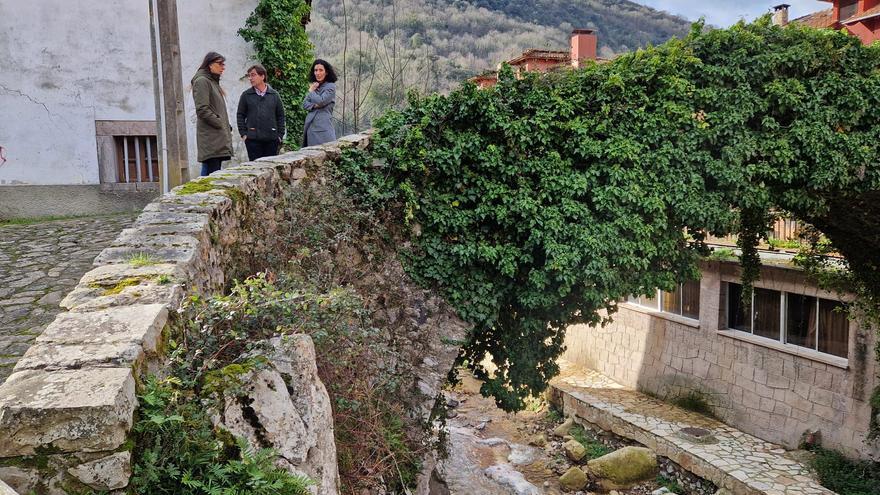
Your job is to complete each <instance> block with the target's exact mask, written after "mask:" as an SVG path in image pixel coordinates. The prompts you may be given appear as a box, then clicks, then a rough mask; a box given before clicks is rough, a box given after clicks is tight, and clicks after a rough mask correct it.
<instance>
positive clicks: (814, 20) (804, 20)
mask: <svg viewBox="0 0 880 495" xmlns="http://www.w3.org/2000/svg"><path fill="white" fill-rule="evenodd" d="M872 10H873V9H872ZM791 22H796V23H798V24H803V25H805V26H810V27H814V28H830V27H834V24H835V22H834V9H825V10H820V11H818V12H813V13H812V14H807V15H805V16H803V17H798V18H797V19H795V20H793V21H791Z"/></svg>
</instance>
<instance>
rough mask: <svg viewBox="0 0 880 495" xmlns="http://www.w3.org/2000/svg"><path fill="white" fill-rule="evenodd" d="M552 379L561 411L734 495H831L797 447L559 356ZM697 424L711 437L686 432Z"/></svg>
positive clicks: (696, 426) (697, 426)
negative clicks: (786, 446) (627, 386)
mask: <svg viewBox="0 0 880 495" xmlns="http://www.w3.org/2000/svg"><path fill="white" fill-rule="evenodd" d="M560 368H561V369H562V372H561V373H560V375H559V376H558V377H556V378H555V379H553V381H552V382H551V386H552V388H553V389H554V390H553V393H554V395H555V396H557V395H558V396H561V400H562V403H563V409H564V411H565V415H566V416H570V415H574V416H576V417H578V418H581V419H583V420H586V421H588V422H590V423H593V424H595V425H598V426H599V427H600V428H602V429H605V430H610V431H613V432H614V433H616V434H618V435H620V436H623V437H627V438H630V439H632V440H635V441H637V442H639V443H641V444H643V445H645V446H646V447H648V448H650V449H652V450H654V451H655V452H657V454H659V455H662V456H665V457H668V458H670V459H672V460H673V461H675V462H677V463H678V464H679V465H680V466H681V467H683V468H684V469H686V470H688V471H690V472H692V473H694V474H696V475H697V476H700V477H702V478H704V479H708V480H709V481H712V482H713V483H715V485H717V486H718V487H719V488H722V487H723V488H725V489H727V490H729V492H728V493H734V494H736V495H763V494H767V495H833V493H834V492H832V491H830V490H827V489H825V488H823V487H822V486H820V485H819V484H818V483H817V482H816V481H815V480H814V479H813V476H812V474H811V472H810V470H809V469H808V468H807V466H806V465H804V464H803V463H802V462H801V461H800V460H799V459H800V458H801V456H800V454H801V452H799V451H797V452H787V451H786V450H785V449H784V448H782V447H780V446H778V445H775V444H772V443H769V442H765V441H763V440H761V439H759V438H756V437H754V436H752V435H749V434H747V433H743V432H741V431H739V430H737V429H736V428H734V427H732V426H729V425H726V424H724V423H721V422H719V421H716V420H714V419H711V418H708V417H706V416H703V415H700V414H697V413H694V412H690V411H685V410H684V409H681V408H678V407H676V406H673V405H670V404H667V403H665V402H661V401H659V400H657V399H654V398H651V397H648V396H647V395H645V394H642V393H640V392H637V391H634V390H627V389H624V388H623V387H622V386H620V385H618V384H617V383H615V382H613V381H612V380H611V379H610V378H608V377H606V376H604V375H602V374H600V373H598V372H596V371H594V370H590V369H586V368H582V367H579V366H577V365H574V364H572V363H569V362H566V361H561V362H560ZM685 428H699V429H704V430H708V431H709V432H710V433H711V434H712V437H702V436H701V437H696V436H694V435H691V436H688V435H687V433H690V432H694V433H695V434H696V432H695V431H694V430H684V432H683V431H682V430H683V429H685Z"/></svg>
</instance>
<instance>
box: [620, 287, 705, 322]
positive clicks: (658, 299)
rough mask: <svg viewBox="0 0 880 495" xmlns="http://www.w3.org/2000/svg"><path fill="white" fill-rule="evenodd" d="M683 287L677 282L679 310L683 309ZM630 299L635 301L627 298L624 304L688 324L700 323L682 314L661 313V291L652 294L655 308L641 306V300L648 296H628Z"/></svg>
mask: <svg viewBox="0 0 880 495" xmlns="http://www.w3.org/2000/svg"><path fill="white" fill-rule="evenodd" d="M683 287H684V283H683V282H679V284H678V307H680V308H684V290H683ZM700 296H702V290H701V291H700ZM630 297H635V298H636V300H635V301H631V300H630V299H629V298H627V299H626V303H628V304H632V305H634V306H637V307H639V308H645V309H648V310H651V311H656V312H657V313H661V314H663V315H669V316H672V317H675V318H683V319H685V320H687V321H688V322H699V321H700V319H699V317H697V318H691V317H690V316H685V315H683V314H678V313H672V312H670V311H663V297H664V295H663V291H662V290H660V289H656V291H655V292H654V301H655V302H656V305H655V306H649V305H647V304H642V298H643V297H648V296H642V295H640V296H630ZM701 302H702V301H701ZM682 311H683V310H682Z"/></svg>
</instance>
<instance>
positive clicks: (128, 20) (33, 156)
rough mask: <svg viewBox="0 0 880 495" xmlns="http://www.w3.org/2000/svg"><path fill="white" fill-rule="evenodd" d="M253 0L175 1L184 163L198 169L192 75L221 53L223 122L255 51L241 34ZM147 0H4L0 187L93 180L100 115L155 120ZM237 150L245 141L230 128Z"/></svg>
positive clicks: (0, 16) (241, 153) (0, 9)
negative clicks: (213, 53)
mask: <svg viewBox="0 0 880 495" xmlns="http://www.w3.org/2000/svg"><path fill="white" fill-rule="evenodd" d="M257 3H258V0H178V2H177V9H178V23H179V29H180V46H181V60H182V62H181V64H182V73H183V79H184V81H183V88H185V91H186V98H185V106H186V116H187V143H188V147H189V161H190V171H191V175H192V176H197V175H198V172H199V168H200V166H199V164H198V163H197V162H196V143H195V109H194V108H193V101H192V88H191V84H190V79H191V78H192V76H193V74H195V71H196V69H197V68H198V66H199V64H200V63H201V61H202V57H203V56H204V55H205V53H207V52H208V51H212V50H213V51H217V52H220V53H221V54H223V55H224V56H226V58H227V65H226V74H225V75H224V77H223V79H222V81H221V83H222V85H223V87H224V88H225V89H226V91H227V94H228V97H227V108H228V111H229V121H230V123H231V124H232V125H233V127H235V111H236V108H237V105H238V98H239V96H240V95H241V92H242V91H244V90H245V89H246V88H247V87H248V86H249V84H248V82H247V79H246V78H243V77H242V76H243V75H244V71H245V69H246V68H247V67H248V66H250V65H251V64H253V63H254V61H253V50H252V49H251V47H250V44H249V43H246V42H245V41H244V40H243V39H242V38H241V37H240V36H239V35H238V29H239V28H241V27H243V26H244V21H245V19H246V18H247V16H248V15H249V14H250V13H251V12H252V11H253V9H254V8H255V7H256V5H257ZM151 43H152V41H151V38H150V17H149V0H114V1H112V2H107V1H101V0H77V1H70V0H32V1H29V2H21V1H20V0H0V146H2V147H3V148H4V150H5V153H6V157H7V161H6V162H5V163H4V164H2V165H0V186H3V185H23V184H40V185H55V184H98V183H99V175H98V153H97V142H96V136H95V121H96V120H148V121H154V120H156V105H155V101H154V99H155V97H154V89H153V70H152V64H153V61H152V50H151ZM233 136H234V139H233V143H234V146H235V149H236V154H237V156H238V158H239V159H241V158H245V156H246V151H245V149H244V145H243V144H242V143H241V142H240V139H238V136H237V133H235V132H234V133H233Z"/></svg>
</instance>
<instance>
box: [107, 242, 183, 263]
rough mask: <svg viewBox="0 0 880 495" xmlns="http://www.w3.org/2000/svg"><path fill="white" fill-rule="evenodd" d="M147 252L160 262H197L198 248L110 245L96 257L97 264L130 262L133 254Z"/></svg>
mask: <svg viewBox="0 0 880 495" xmlns="http://www.w3.org/2000/svg"><path fill="white" fill-rule="evenodd" d="M141 253H144V254H147V255H150V256H152V257H153V258H155V259H156V260H157V261H159V262H160V263H182V264H191V263H195V261H196V258H197V253H198V250H197V249H196V247H195V246H179V247H178V246H167V247H166V246H141V247H132V246H126V247H108V248H105V249H104V250H103V251H101V254H99V255H98V256H97V257H96V258H95V265H96V266H98V265H106V264H110V263H128V260H129V259H131V257H132V256H134V255H137V254H141Z"/></svg>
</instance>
